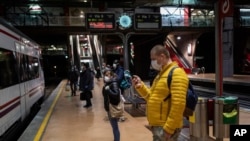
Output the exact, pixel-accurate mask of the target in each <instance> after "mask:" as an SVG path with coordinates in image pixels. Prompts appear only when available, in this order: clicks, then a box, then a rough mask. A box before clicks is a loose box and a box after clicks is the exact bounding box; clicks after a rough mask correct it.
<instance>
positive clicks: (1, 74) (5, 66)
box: [0, 49, 18, 89]
mask: <svg viewBox="0 0 250 141" xmlns="http://www.w3.org/2000/svg"><path fill="white" fill-rule="evenodd" d="M0 66H1V67H0V89H3V88H5V87H8V86H11V85H15V84H17V83H18V75H17V61H16V58H15V54H14V52H12V51H9V50H5V49H0Z"/></svg>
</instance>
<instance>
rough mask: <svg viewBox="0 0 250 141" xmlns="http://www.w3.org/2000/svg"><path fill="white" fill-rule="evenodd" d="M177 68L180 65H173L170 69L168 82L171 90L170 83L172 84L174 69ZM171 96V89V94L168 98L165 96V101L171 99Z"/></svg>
mask: <svg viewBox="0 0 250 141" xmlns="http://www.w3.org/2000/svg"><path fill="white" fill-rule="evenodd" d="M176 68H178V67H177V66H175V67H173V68H172V69H171V70H170V71H169V73H168V77H167V82H168V89H169V90H170V84H171V82H172V77H173V72H174V70H175V69H176ZM170 97H171V93H170V91H169V95H168V96H167V97H166V98H164V101H166V100H167V99H169V98H170Z"/></svg>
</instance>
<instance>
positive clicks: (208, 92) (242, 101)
mask: <svg viewBox="0 0 250 141" xmlns="http://www.w3.org/2000/svg"><path fill="white" fill-rule="evenodd" d="M194 89H195V91H196V92H197V94H198V95H199V96H201V97H206V98H213V97H215V96H217V95H216V90H215V88H208V87H204V86H196V85H194ZM223 96H235V97H238V102H239V106H240V107H243V108H247V109H250V95H249V94H248V93H242V92H237V89H236V91H226V90H225V91H224V92H223Z"/></svg>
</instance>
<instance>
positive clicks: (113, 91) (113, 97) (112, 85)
mask: <svg viewBox="0 0 250 141" xmlns="http://www.w3.org/2000/svg"><path fill="white" fill-rule="evenodd" d="M106 86H109V89H105V87H106ZM102 94H103V98H104V108H105V110H106V111H109V102H110V103H111V104H113V105H118V103H119V102H120V89H119V86H118V82H117V79H112V80H111V81H110V82H106V83H105V85H104V86H103V89H102Z"/></svg>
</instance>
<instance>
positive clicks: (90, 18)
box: [85, 13, 116, 29]
mask: <svg viewBox="0 0 250 141" xmlns="http://www.w3.org/2000/svg"><path fill="white" fill-rule="evenodd" d="M85 19H86V28H87V29H115V28H116V24H115V14H114V13H86V14H85Z"/></svg>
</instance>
